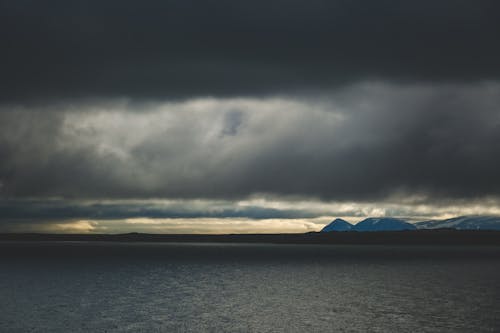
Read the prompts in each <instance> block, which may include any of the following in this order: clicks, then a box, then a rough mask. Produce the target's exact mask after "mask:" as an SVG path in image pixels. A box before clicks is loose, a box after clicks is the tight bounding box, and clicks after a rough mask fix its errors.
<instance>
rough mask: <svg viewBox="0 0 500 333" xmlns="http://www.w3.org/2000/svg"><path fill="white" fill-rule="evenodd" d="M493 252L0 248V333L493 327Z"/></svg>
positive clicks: (497, 315) (499, 266)
mask: <svg viewBox="0 0 500 333" xmlns="http://www.w3.org/2000/svg"><path fill="white" fill-rule="evenodd" d="M499 259H500V248H478V247H444V248H438V247H426V246H422V247H397V246H387V247H384V246H321V245H319V246H318V245H262V244H261V245H255V244H254V245H246V244H232V245H231V244H123V243H122V244H118V243H114V244H113V243H59V244H57V243H29V244H28V243H24V244H23V243H1V244H0V267H1V269H0V290H1V297H0V331H1V332H49V331H50V332H68V331H73V332H88V331H93V332H114V331H116V332H329V331H332V332H333V331H340V332H342V331H345V332H351V331H352V332H356V331H359V332H365V331H370V332H472V331H473V332H495V331H499V330H500V298H499V296H500V284H499V282H498V281H500V260H499Z"/></svg>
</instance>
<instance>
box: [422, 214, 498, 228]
mask: <svg viewBox="0 0 500 333" xmlns="http://www.w3.org/2000/svg"><path fill="white" fill-rule="evenodd" d="M415 226H416V227H417V228H418V229H444V228H451V229H457V230H500V216H460V217H454V218H451V219H446V220H431V221H423V222H417V223H415Z"/></svg>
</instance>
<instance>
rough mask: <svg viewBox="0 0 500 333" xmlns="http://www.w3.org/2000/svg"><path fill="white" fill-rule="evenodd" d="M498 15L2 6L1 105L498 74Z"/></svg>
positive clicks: (26, 2) (156, 4)
mask: <svg viewBox="0 0 500 333" xmlns="http://www.w3.org/2000/svg"><path fill="white" fill-rule="evenodd" d="M499 14H500V4H499V3H498V1H494V0H478V1H457V0H437V1H436V0H433V1H427V0H424V1H397V0H385V1H369V0H351V1H340V0H337V1H323V0H312V1H311V0H308V1H289V0H287V1H282V0H279V1H268V0H266V1H263V0H257V1H233V0H231V1H229V0H227V1H226V0H224V1H217V2H207V1H201V0H192V1H185V0H170V1H164V0H162V1H140V2H138V1H127V0H125V1H116V0H111V1H96V0H89V1H85V2H81V1H79V2H77V1H49V2H40V1H32V0H19V1H8V0H2V1H0V36H1V39H2V52H1V53H0V73H1V75H0V88H1V89H0V100H2V101H4V102H16V103H27V102H30V101H33V100H58V99H61V98H76V97H104V98H108V97H123V96H126V97H130V98H133V99H137V98H143V99H147V98H155V99H164V98H190V97H193V96H199V95H204V96H207V95H212V96H242V95H244V96H256V95H262V94H264V95H269V94H271V95H272V94H276V93H283V92H290V91H303V90H306V91H310V90H317V89H329V88H330V87H332V86H337V85H339V84H345V83H351V82H356V81H362V80H367V79H381V80H403V81H415V80H423V81H427V82H430V81H446V82H452V81H453V82H455V81H460V82H464V81H475V80H483V79H498V78H499V77H500V65H499V62H498V59H499V58H500V46H499V43H498V40H497V39H498V34H499V32H500V21H499V20H498V16H499Z"/></svg>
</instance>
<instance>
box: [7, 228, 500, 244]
mask: <svg viewBox="0 0 500 333" xmlns="http://www.w3.org/2000/svg"><path fill="white" fill-rule="evenodd" d="M0 241H84V242H180V243H189V242H193V243H199V242H206V243H274V244H356V245H363V244H366V245H495V246H500V231H485V230H477V231H475V230H454V229H434V230H411V231H380V232H330V233H320V232H310V233H305V234H229V235H196V234H181V235H179V234H142V233H128V234H115V235H112V234H39V233H22V234H13V233H4V234H0Z"/></svg>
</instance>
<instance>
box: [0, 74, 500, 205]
mask: <svg viewBox="0 0 500 333" xmlns="http://www.w3.org/2000/svg"><path fill="white" fill-rule="evenodd" d="M498 105H500V85H499V84H498V83H485V84H469V85H417V84H415V85H394V84H385V83H363V84H357V85H353V86H350V87H347V88H344V89H341V90H337V91H335V92H332V93H331V94H328V95H316V96H310V97H308V98H305V97H303V98H299V97H296V98H289V97H274V98H260V99H258V98H246V99H243V98H234V99H215V98H208V99H193V100H187V101H183V102H175V103H159V104H152V103H149V104H145V105H138V104H128V103H127V102H126V101H118V100H116V101H110V102H107V103H96V104H87V105H78V106H71V105H67V106H64V105H59V106H54V107H53V108H47V109H43V110H42V109H36V108H35V109H23V108H17V109H15V108H14V109H8V110H4V111H2V112H0V117H1V122H0V123H1V125H0V126H1V127H2V128H1V133H2V135H1V136H0V156H2V161H3V163H2V164H1V165H0V181H1V183H2V187H1V189H0V191H1V193H2V195H3V196H4V197H19V198H20V197H24V198H27V197H65V198H90V199H105V198H224V199H236V198H244V197H246V196H249V195H252V194H259V193H260V194H274V195H282V196H290V195H291V196H302V197H315V198H321V199H327V200H362V201H367V200H382V199H385V198H389V197H394V196H400V197H401V196H404V195H415V194H418V195H423V196H428V197H431V198H434V199H435V198H442V199H446V198H478V197H485V196H498V195H500V192H499V188H500V186H499V185H500V176H499V173H498V169H499V166H500V156H499V154H498V153H497V152H498V144H499V143H500V113H499V112H498Z"/></svg>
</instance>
